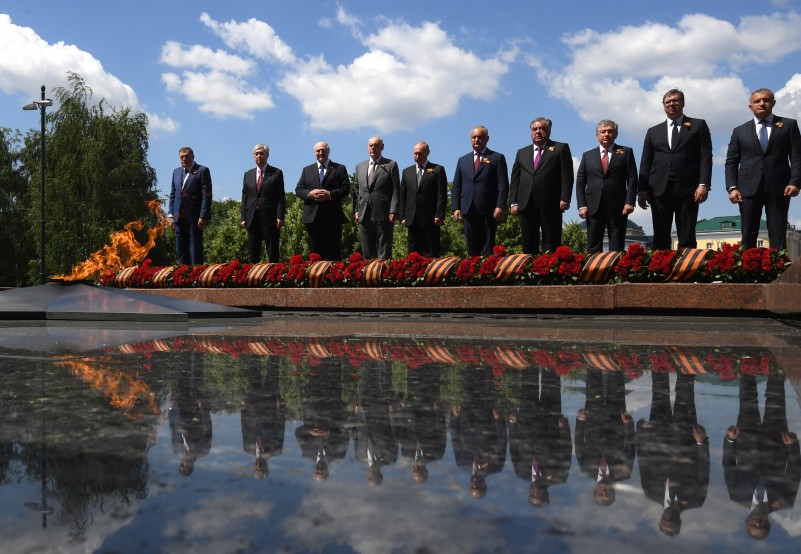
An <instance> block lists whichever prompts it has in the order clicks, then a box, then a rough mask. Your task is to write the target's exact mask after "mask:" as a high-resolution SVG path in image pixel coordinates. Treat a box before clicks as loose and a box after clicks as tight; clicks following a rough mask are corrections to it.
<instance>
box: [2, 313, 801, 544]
mask: <svg viewBox="0 0 801 554" xmlns="http://www.w3.org/2000/svg"><path fill="white" fill-rule="evenodd" d="M108 325H109V324H108V323H106V324H104V326H103V327H100V326H93V324H91V323H83V324H71V325H69V324H68V325H64V324H58V325H52V324H38V323H31V322H26V323H14V322H2V323H0V521H2V531H0V534H1V535H2V544H3V551H4V552H56V551H58V552H63V551H67V552H71V551H81V552H195V551H198V552H199V551H203V552H215V553H216V552H359V553H372V552H419V553H423V552H432V553H433V552H437V553H439V552H460V553H464V552H482V553H483V552H515V553H517V552H567V551H569V552H590V551H598V552H607V551H610V550H612V551H614V552H643V551H648V550H650V551H652V552H661V551H665V550H667V549H677V550H678V551H683V552H709V551H714V550H718V551H721V552H722V551H724V550H725V551H726V552H754V551H770V552H791V551H797V550H798V547H799V544H800V543H801V508H799V507H798V506H797V504H796V496H797V492H798V487H799V480H801V459H800V457H799V443H798V440H797V434H799V433H801V408H800V407H799V395H798V392H799V391H800V390H801V368H800V367H799V359H801V331H799V329H797V328H796V327H794V326H791V325H788V324H785V323H781V322H778V321H771V320H765V319H738V318H715V319H704V318H690V317H687V318H682V317H673V318H664V317H663V318H647V317H629V318H626V317H586V318H583V317H564V318H561V317H558V318H557V317H552V318H534V317H528V318H526V317H518V318H514V317H504V318H481V317H464V316H458V317H457V316H453V317H445V316H443V317H421V316H402V315H380V316H373V317H356V316H350V317H335V316H314V315H306V316H300V317H298V316H281V315H269V314H265V315H264V317H263V318H261V320H259V321H257V322H255V323H254V322H253V321H234V322H224V323H220V322H202V321H200V322H193V323H191V324H189V325H186V324H183V325H180V324H176V325H168V324H162V325H150V326H147V325H141V324H140V325H137V324H130V325H127V326H126V325H124V324H119V325H117V326H115V327H109V326H108Z"/></svg>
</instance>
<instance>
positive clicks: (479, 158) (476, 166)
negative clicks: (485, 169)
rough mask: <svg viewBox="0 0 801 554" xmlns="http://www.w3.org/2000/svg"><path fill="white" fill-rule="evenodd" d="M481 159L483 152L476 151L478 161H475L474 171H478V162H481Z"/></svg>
mask: <svg viewBox="0 0 801 554" xmlns="http://www.w3.org/2000/svg"><path fill="white" fill-rule="evenodd" d="M480 161H481V154H479V153H478V152H476V161H474V162H473V172H474V173H475V172H477V171H478V164H479V162H480Z"/></svg>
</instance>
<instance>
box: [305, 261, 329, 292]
mask: <svg viewBox="0 0 801 554" xmlns="http://www.w3.org/2000/svg"><path fill="white" fill-rule="evenodd" d="M331 263H332V262H330V261H327V260H320V261H317V262H313V263H312V264H311V265H309V267H307V268H306V276H307V277H308V278H309V284H310V285H311V286H312V287H314V288H320V287H321V286H322V285H323V279H325V272H326V271H328V268H329V266H330V265H331Z"/></svg>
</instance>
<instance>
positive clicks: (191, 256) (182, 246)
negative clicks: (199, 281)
mask: <svg viewBox="0 0 801 554" xmlns="http://www.w3.org/2000/svg"><path fill="white" fill-rule="evenodd" d="M178 158H179V159H180V160H181V167H178V168H176V169H175V171H173V172H172V185H171V186H170V201H169V204H168V205H167V224H168V225H169V226H170V228H171V229H173V230H174V231H175V250H176V253H177V255H178V263H179V264H186V265H200V264H202V263H203V229H204V228H205V227H206V224H207V223H208V222H209V219H211V172H210V171H209V168H208V167H205V166H202V165H198V164H196V163H195V153H194V152H193V151H192V149H191V148H189V147H188V146H184V147H183V148H181V149H180V150H178Z"/></svg>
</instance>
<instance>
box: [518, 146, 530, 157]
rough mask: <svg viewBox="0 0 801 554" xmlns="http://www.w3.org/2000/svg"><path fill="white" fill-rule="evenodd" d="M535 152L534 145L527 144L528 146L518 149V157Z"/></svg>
mask: <svg viewBox="0 0 801 554" xmlns="http://www.w3.org/2000/svg"><path fill="white" fill-rule="evenodd" d="M533 151H534V145H533V144H527V145H526V146H523V147H521V148H518V149H517V153H518V155H519V154H524V153H526V152H533Z"/></svg>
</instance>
